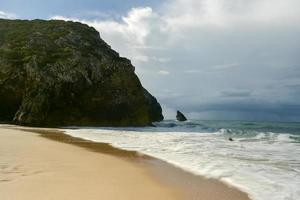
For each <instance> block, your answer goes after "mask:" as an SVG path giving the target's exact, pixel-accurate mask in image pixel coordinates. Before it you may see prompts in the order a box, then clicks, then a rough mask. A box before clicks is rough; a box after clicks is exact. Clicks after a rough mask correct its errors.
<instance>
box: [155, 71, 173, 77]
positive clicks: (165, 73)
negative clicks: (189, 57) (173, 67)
mask: <svg viewBox="0 0 300 200" xmlns="http://www.w3.org/2000/svg"><path fill="white" fill-rule="evenodd" d="M157 73H158V74H159V75H164V76H166V75H169V74H170V72H169V71H166V70H160V71H158V72H157Z"/></svg>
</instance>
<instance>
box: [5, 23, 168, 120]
mask: <svg viewBox="0 0 300 200" xmlns="http://www.w3.org/2000/svg"><path fill="white" fill-rule="evenodd" d="M134 71H135V69H134V67H133V66H132V64H131V62H130V61H129V60H128V59H126V58H122V57H120V56H119V54H118V53H117V52H115V51H114V50H112V49H111V48H110V46H108V45H107V44H106V43H105V42H104V41H103V40H102V39H101V38H100V36H99V33H98V32H97V31H96V30H95V29H94V28H91V27H89V26H87V25H84V24H81V23H75V22H65V21H56V20H53V21H43V20H34V21H21V20H2V19H0V121H6V122H11V121H13V122H15V123H16V124H21V125H29V126H66V125H100V126H144V125H149V124H151V122H154V121H160V120H162V119H163V116H162V109H161V106H160V105H159V103H158V102H157V100H156V99H155V98H154V97H153V96H152V95H151V94H150V93H149V92H148V91H147V90H146V89H144V88H143V87H142V85H141V83H140V81H139V79H138V77H137V76H136V75H135V73H134Z"/></svg>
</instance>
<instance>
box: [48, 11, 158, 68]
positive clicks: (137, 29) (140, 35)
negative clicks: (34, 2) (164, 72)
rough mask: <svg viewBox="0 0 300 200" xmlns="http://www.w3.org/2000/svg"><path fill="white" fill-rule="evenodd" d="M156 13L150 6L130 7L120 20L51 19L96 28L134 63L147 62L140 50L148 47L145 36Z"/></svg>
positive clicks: (61, 17)
mask: <svg viewBox="0 0 300 200" xmlns="http://www.w3.org/2000/svg"><path fill="white" fill-rule="evenodd" d="M156 18H157V15H156V14H155V13H154V12H153V10H152V8H150V7H145V8H132V9H131V10H130V11H129V12H128V14H127V15H126V16H123V17H122V20H121V21H114V20H93V21H87V20H81V19H76V18H66V17H63V16H53V17H51V19H59V20H66V21H68V20H71V21H80V22H83V23H86V24H89V25H90V26H93V27H94V28H96V29H97V30H98V31H99V32H100V33H101V36H102V37H103V39H104V40H105V41H107V42H108V43H109V44H110V45H111V46H112V47H113V48H114V49H116V50H117V51H118V52H120V54H121V55H122V56H125V57H129V58H130V59H131V60H132V61H133V63H134V64H136V65H138V64H140V63H143V62H148V61H149V58H148V56H147V55H145V54H144V53H143V52H142V51H143V49H146V48H150V47H149V46H148V45H147V41H146V40H147V37H148V36H149V34H151V31H152V25H155V23H153V21H155V20H156Z"/></svg>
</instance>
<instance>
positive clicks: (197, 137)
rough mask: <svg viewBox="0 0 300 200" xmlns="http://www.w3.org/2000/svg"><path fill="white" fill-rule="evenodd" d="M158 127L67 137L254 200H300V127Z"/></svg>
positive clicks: (82, 131)
mask: <svg viewBox="0 0 300 200" xmlns="http://www.w3.org/2000/svg"><path fill="white" fill-rule="evenodd" d="M155 126H156V127H145V128H109V127H107V128H96V127H88V128H86V127H84V128H83V127H77V128H75V129H74V127H73V128H71V129H70V128H68V129H66V133H67V134H69V135H71V136H73V137H79V138H83V139H87V140H91V141H95V142H104V143H109V144H111V145H112V146H114V147H117V148H120V149H125V150H134V151H138V152H141V153H143V154H146V155H150V156H153V157H156V158H159V159H161V160H164V161H166V162H168V163H170V164H173V165H176V166H177V167H180V168H182V169H184V170H186V171H189V172H191V173H194V174H196V175H202V176H205V177H208V178H215V179H218V180H220V181H223V182H225V183H227V184H230V185H233V186H235V187H237V188H239V189H240V190H242V191H244V192H246V193H248V194H249V196H250V198H251V199H253V200H268V199H272V200H299V199H300V123H279V122H275V123H274V122H243V121H200V120H190V121H187V122H177V121H175V120H166V121H163V122H159V123H155ZM230 138H232V139H233V141H230V140H229V139H230Z"/></svg>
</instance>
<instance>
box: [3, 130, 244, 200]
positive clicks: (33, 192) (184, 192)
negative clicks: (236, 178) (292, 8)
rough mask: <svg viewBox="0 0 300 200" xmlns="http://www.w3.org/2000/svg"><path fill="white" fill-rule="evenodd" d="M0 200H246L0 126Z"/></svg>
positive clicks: (166, 168) (127, 158)
mask: <svg viewBox="0 0 300 200" xmlns="http://www.w3.org/2000/svg"><path fill="white" fill-rule="evenodd" d="M0 199H1V200H19V199H22V200H26V199H30V200H34V199H46V200H47V199H64V200H68V199H72V200H76V199H91V200H93V199H113V200H117V199H125V200H126V199H158V200H159V199H164V200H168V199H199V200H202V199H203V200H210V199H211V200H218V199H220V200H221V199H222V200H229V199H230V200H247V199H249V198H248V196H247V194H245V193H243V192H241V191H239V190H237V189H236V188H233V187H230V186H228V185H226V184H224V183H221V182H219V181H217V180H213V179H206V178H203V177H201V176H195V175H192V174H190V173H187V172H184V171H183V170H181V169H179V168H176V167H173V166H171V165H169V164H167V163H165V162H163V161H160V160H158V159H155V158H152V157H149V156H145V155H142V154H139V153H137V152H133V151H132V152H131V151H123V150H119V149H116V148H113V147H111V146H110V145H107V144H100V143H94V142H89V141H85V140H82V139H76V138H73V137H70V136H67V135H64V134H63V133H62V132H60V131H59V130H56V129H34V128H24V127H18V126H10V125H1V126H0Z"/></svg>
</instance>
